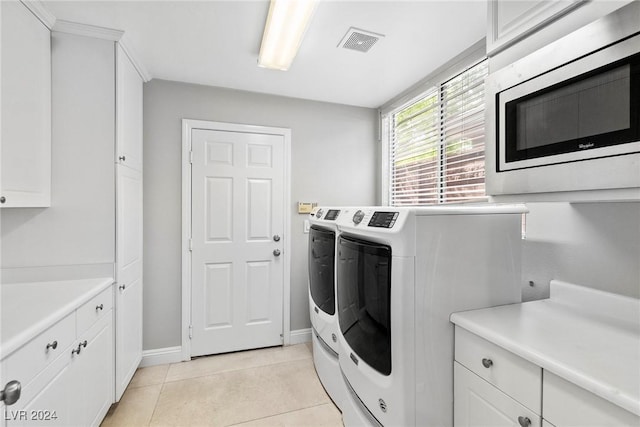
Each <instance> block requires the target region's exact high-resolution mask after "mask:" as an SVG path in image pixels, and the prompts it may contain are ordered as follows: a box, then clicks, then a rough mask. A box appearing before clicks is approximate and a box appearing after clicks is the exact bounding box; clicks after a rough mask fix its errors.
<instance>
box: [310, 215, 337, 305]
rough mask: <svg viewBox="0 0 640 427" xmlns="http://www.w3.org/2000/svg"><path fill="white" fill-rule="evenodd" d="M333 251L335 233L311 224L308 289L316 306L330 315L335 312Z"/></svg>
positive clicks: (334, 247)
mask: <svg viewBox="0 0 640 427" xmlns="http://www.w3.org/2000/svg"><path fill="white" fill-rule="evenodd" d="M335 251H336V233H335V232H333V231H332V230H327V229H325V228H321V227H318V226H315V225H312V226H311V228H310V230H309V291H310V293H311V298H312V299H313V302H314V303H315V304H316V306H317V307H318V308H319V309H320V310H322V311H324V312H325V313H327V314H330V315H334V314H335V313H336V298H335Z"/></svg>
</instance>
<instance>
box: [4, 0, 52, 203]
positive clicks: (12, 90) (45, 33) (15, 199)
mask: <svg viewBox="0 0 640 427" xmlns="http://www.w3.org/2000/svg"><path fill="white" fill-rule="evenodd" d="M0 7H1V8H2V10H1V15H2V39H1V40H2V120H1V127H2V143H1V146H2V157H1V158H2V177H1V181H0V207H3V208H4V207H48V206H50V205H51V33H50V31H49V28H47V26H45V25H44V24H43V23H42V22H41V21H40V20H39V19H38V18H37V17H36V16H35V15H34V14H33V13H32V12H31V11H30V10H29V9H28V8H27V7H26V6H25V5H24V4H22V3H21V2H17V1H3V2H0Z"/></svg>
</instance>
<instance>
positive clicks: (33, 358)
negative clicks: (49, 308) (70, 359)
mask: <svg viewBox="0 0 640 427" xmlns="http://www.w3.org/2000/svg"><path fill="white" fill-rule="evenodd" d="M75 338H76V324H75V313H71V314H70V315H68V316H67V317H65V318H64V319H62V320H60V321H59V322H58V323H56V324H55V325H53V326H51V327H50V328H49V329H47V330H46V331H44V332H43V333H41V334H40V335H38V336H37V337H35V338H34V339H33V340H31V341H29V342H28V343H27V344H26V345H25V346H24V347H21V348H20V349H18V350H17V351H16V352H15V353H13V354H11V355H10V356H9V357H7V358H6V359H5V360H4V361H3V362H2V371H3V377H4V378H6V379H7V381H9V380H18V381H20V382H21V383H22V386H23V387H25V386H26V385H27V384H29V382H30V381H31V380H32V379H33V378H34V377H35V376H36V375H37V374H38V373H39V372H40V371H42V370H43V369H44V368H45V367H46V366H47V365H49V364H50V363H51V362H53V361H54V360H55V359H56V358H58V357H59V356H60V355H61V354H64V353H65V352H66V349H67V348H69V347H70V346H71V345H72V344H73V343H74V341H75ZM47 346H48V347H47ZM54 346H55V348H54Z"/></svg>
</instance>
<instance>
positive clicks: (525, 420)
mask: <svg viewBox="0 0 640 427" xmlns="http://www.w3.org/2000/svg"><path fill="white" fill-rule="evenodd" d="M518 424H520V426H521V427H529V426H530V425H531V420H530V419H529V417H518Z"/></svg>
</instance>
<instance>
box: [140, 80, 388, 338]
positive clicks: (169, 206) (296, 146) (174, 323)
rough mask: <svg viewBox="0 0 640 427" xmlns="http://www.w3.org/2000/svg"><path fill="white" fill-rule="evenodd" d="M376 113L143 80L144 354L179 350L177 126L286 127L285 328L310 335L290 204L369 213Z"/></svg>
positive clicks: (297, 227) (298, 236) (375, 172)
mask: <svg viewBox="0 0 640 427" xmlns="http://www.w3.org/2000/svg"><path fill="white" fill-rule="evenodd" d="M377 117H378V114H377V111H376V110H373V109H366V108H356V107H349V106H344V105H336V104H328V103H321V102H313V101H306V100H299V99H292V98H284V97H278V96H271V95H263V94H257V93H250V92H243V91H237V90H229V89H222V88H214V87H207V86H199V85H192V84H186V83H177V82H170V81H163V80H152V81H151V82H149V83H147V84H145V87H144V251H145V252H144V286H145V292H144V348H145V349H155V348H165V347H171V346H177V345H180V344H181V334H180V325H181V293H180V292H181V290H180V289H181V288H180V286H181V283H180V282H181V266H180V263H181V253H180V250H181V249H180V242H181V224H182V222H181V179H182V177H181V173H182V172H181V167H182V166H181V155H182V154H181V144H182V134H181V129H182V122H181V120H182V119H183V118H185V119H199V120H211V121H218V122H229V123H243V124H252V125H262V126H274V127H284V128H290V129H291V131H292V142H291V175H292V176H291V198H292V200H291V202H292V203H291V206H290V214H291V218H292V224H291V231H292V236H291V239H292V240H291V251H292V254H291V329H292V330H298V329H304V328H309V327H310V326H311V325H310V322H309V307H308V302H307V259H306V251H307V236H308V235H307V234H304V233H303V223H304V219H306V215H299V214H298V213H297V210H296V207H297V202H298V201H304V202H317V203H319V204H322V205H371V204H375V203H376V202H377V201H378V200H377V196H378V194H379V193H380V191H379V187H378V181H379V179H378V176H379V165H380V158H379V144H378V142H377V137H378V135H377V129H378V120H377Z"/></svg>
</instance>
